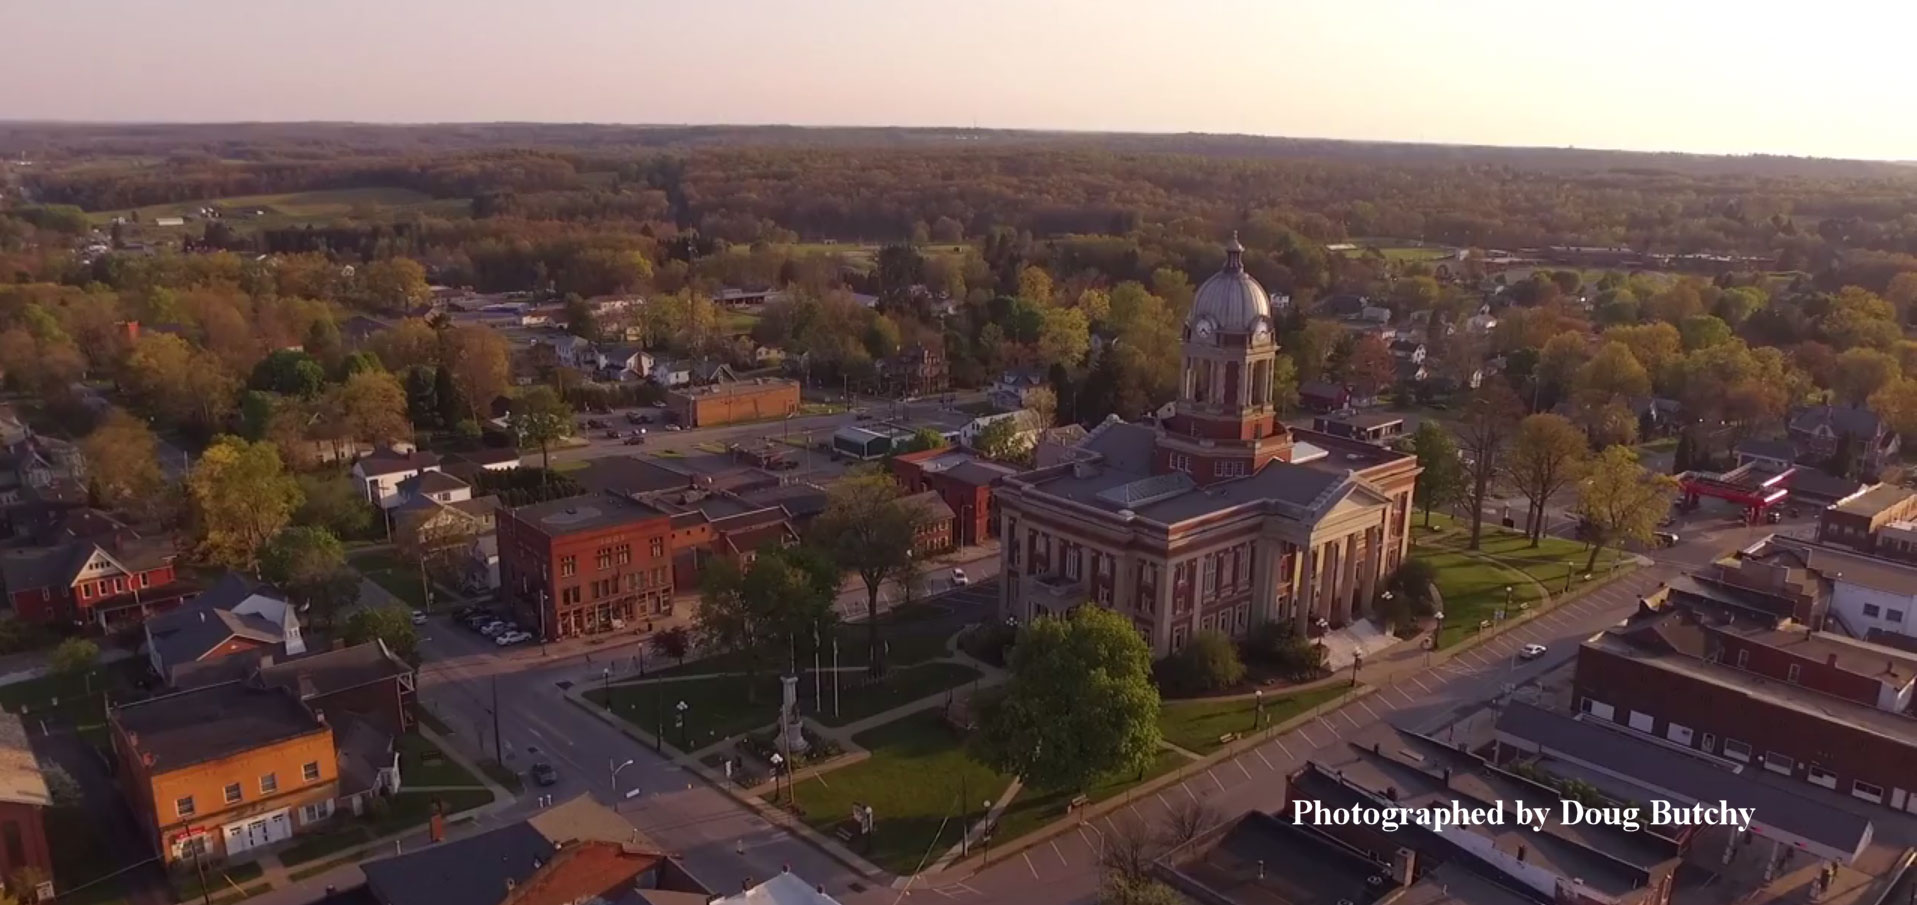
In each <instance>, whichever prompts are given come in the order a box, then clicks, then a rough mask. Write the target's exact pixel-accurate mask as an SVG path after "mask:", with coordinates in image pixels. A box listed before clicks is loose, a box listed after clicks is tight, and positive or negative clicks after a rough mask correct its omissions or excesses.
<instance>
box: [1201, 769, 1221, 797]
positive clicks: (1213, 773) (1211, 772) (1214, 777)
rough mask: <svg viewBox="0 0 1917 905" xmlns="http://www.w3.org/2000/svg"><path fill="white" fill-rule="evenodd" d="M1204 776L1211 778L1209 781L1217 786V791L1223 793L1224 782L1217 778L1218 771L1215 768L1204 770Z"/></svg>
mask: <svg viewBox="0 0 1917 905" xmlns="http://www.w3.org/2000/svg"><path fill="white" fill-rule="evenodd" d="M1205 775H1206V776H1209V777H1211V781H1212V782H1213V783H1214V784H1216V785H1217V786H1218V791H1220V792H1223V791H1225V781H1224V780H1222V779H1219V778H1218V771H1217V769H1216V768H1214V769H1210V770H1206V771H1205Z"/></svg>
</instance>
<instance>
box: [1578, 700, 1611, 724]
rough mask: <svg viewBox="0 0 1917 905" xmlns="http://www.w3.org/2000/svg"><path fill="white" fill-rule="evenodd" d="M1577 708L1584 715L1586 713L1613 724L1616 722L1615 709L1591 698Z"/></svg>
mask: <svg viewBox="0 0 1917 905" xmlns="http://www.w3.org/2000/svg"><path fill="white" fill-rule="evenodd" d="M1579 706H1580V707H1582V708H1583V709H1584V712H1585V713H1588V714H1590V715H1592V716H1594V717H1597V718H1598V719H1601V720H1612V721H1614V722H1615V721H1616V720H1617V708H1615V707H1612V706H1611V705H1609V704H1606V703H1604V702H1603V701H1599V700H1595V699H1593V698H1585V699H1584V700H1583V702H1582V703H1580V704H1579Z"/></svg>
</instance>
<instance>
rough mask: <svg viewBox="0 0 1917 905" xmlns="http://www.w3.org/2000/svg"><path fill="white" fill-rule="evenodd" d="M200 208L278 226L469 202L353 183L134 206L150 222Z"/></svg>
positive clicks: (450, 209)
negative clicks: (251, 212) (351, 186)
mask: <svg viewBox="0 0 1917 905" xmlns="http://www.w3.org/2000/svg"><path fill="white" fill-rule="evenodd" d="M202 207H211V208H215V209H217V210H220V211H223V212H225V214H226V217H227V222H228V223H230V224H231V225H233V226H235V227H240V226H245V225H248V224H262V225H279V224H281V223H285V222H305V221H315V220H332V219H336V218H341V217H347V216H351V215H354V214H355V213H356V212H371V211H374V210H378V211H390V210H391V209H393V208H408V209H427V208H432V209H436V210H437V211H438V212H439V213H456V212H464V211H465V210H466V209H467V202H466V200H465V199H463V198H451V199H438V200H435V199H434V198H433V197H432V196H430V195H427V194H425V193H423V192H415V191H413V190H412V189H400V188H356V189H324V190H320V191H313V192H286V193H283V194H278V195H239V196H235V197H232V198H209V199H203V200H200V201H181V202H177V203H174V204H155V205H152V206H150V207H142V208H138V209H137V212H138V213H139V215H140V221H141V222H142V223H144V224H150V223H151V222H152V220H153V218H155V217H180V216H185V215H187V214H191V213H194V212H195V211H198V210H199V209H200V208H202ZM248 210H258V211H261V212H262V214H261V215H260V216H258V217H248V216H241V212H242V211H248ZM128 213H129V212H128V211H126V210H112V211H97V212H94V213H92V214H89V215H88V216H89V217H91V218H92V219H93V220H94V222H96V223H106V222H108V221H110V220H112V219H113V218H114V217H124V216H126V215H127V214H128Z"/></svg>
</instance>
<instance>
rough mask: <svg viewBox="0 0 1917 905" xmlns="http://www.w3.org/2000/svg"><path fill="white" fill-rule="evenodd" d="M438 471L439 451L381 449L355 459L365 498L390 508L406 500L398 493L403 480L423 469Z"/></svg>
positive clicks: (354, 474) (355, 476)
mask: <svg viewBox="0 0 1917 905" xmlns="http://www.w3.org/2000/svg"><path fill="white" fill-rule="evenodd" d="M438 470H439V456H438V455H437V454H434V453H430V452H421V451H419V450H406V451H403V452H402V451H400V450H396V449H391V448H381V449H376V450H373V452H372V454H370V455H368V456H366V457H365V458H363V459H360V460H359V461H357V462H354V463H353V471H352V474H353V480H354V481H357V482H359V485H360V487H361V489H362V490H364V492H365V493H366V499H368V500H370V501H372V502H373V503H374V504H375V505H377V506H379V508H381V509H391V508H393V507H394V506H398V505H399V504H400V503H402V502H404V499H403V498H402V497H401V495H400V492H399V485H400V482H402V481H405V480H406V479H407V478H412V477H416V476H418V475H419V474H420V473H421V472H426V471H438Z"/></svg>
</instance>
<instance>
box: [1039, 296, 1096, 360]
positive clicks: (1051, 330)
mask: <svg viewBox="0 0 1917 905" xmlns="http://www.w3.org/2000/svg"><path fill="white" fill-rule="evenodd" d="M1041 317H1042V322H1041V325H1040V327H1039V332H1038V358H1039V361H1041V362H1043V363H1044V364H1047V365H1055V364H1056V365H1064V366H1065V367H1067V368H1075V367H1077V366H1078V364H1079V362H1081V361H1084V360H1085V353H1086V351H1087V350H1088V349H1090V348H1091V330H1090V325H1089V324H1088V323H1087V322H1086V319H1085V312H1083V311H1080V310H1079V309H1077V308H1046V309H1044V311H1043V312H1042V313H1041Z"/></svg>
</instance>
